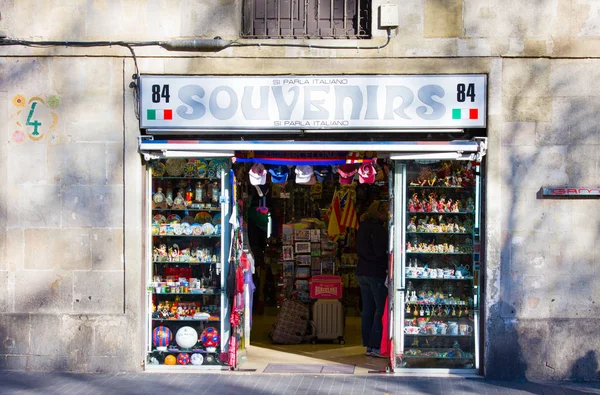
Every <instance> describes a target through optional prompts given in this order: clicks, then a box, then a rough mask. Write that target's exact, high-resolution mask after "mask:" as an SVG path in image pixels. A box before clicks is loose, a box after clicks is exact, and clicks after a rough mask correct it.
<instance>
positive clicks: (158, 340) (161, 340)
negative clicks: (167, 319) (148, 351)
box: [152, 325, 173, 347]
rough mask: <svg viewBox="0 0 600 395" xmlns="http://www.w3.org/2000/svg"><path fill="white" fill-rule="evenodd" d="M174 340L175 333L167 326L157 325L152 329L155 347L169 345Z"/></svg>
mask: <svg viewBox="0 0 600 395" xmlns="http://www.w3.org/2000/svg"><path fill="white" fill-rule="evenodd" d="M171 340H173V333H172V332H171V330H170V329H169V328H168V327H166V326H162V325H161V326H157V327H156V328H154V330H153V331H152V342H153V343H154V346H155V347H167V346H168V345H169V343H171Z"/></svg>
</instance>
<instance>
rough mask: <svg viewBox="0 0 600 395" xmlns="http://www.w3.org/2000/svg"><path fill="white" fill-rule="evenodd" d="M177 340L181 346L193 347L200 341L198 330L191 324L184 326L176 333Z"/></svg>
mask: <svg viewBox="0 0 600 395" xmlns="http://www.w3.org/2000/svg"><path fill="white" fill-rule="evenodd" d="M175 342H177V345H178V346H179V347H181V348H192V347H193V346H194V345H195V344H196V343H197V342H198V332H196V330H195V329H194V328H192V327H191V326H182V327H181V328H179V330H178V331H177V334H176V335H175Z"/></svg>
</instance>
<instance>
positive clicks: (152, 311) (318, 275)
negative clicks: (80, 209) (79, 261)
mask: <svg viewBox="0 0 600 395" xmlns="http://www.w3.org/2000/svg"><path fill="white" fill-rule="evenodd" d="M138 85H139V92H138V94H139V101H140V102H139V115H140V128H141V130H142V135H141V136H140V142H139V150H140V153H141V155H142V157H143V159H144V163H145V165H146V170H147V171H146V178H145V181H146V189H145V190H146V203H145V212H146V215H145V241H146V246H147V247H146V251H145V265H144V267H145V269H146V276H145V278H146V284H145V287H144V289H146V312H145V317H147V319H146V320H145V329H144V330H145V339H146V343H145V344H146V355H147V361H146V367H147V369H157V370H165V371H168V370H169V369H172V368H173V366H179V367H185V368H187V369H235V368H237V367H238V365H239V364H240V362H241V356H242V355H244V352H245V350H246V349H248V348H249V347H251V345H252V341H251V339H252V336H253V334H252V325H251V324H252V323H251V321H252V313H253V311H254V312H255V313H256V310H257V309H260V310H262V308H263V306H262V303H265V300H267V301H271V302H272V303H273V305H274V306H276V308H277V309H278V310H279V314H278V316H277V317H275V318H274V325H273V328H276V327H282V328H284V329H285V328H288V329H289V328H291V327H293V326H294V325H297V324H296V323H294V322H293V318H290V317H287V313H286V314H283V311H284V309H287V307H286V303H287V304H289V303H291V302H290V301H293V303H294V304H295V305H296V306H297V308H298V309H305V310H303V311H305V313H303V314H300V315H303V316H305V317H304V320H305V322H304V323H302V324H301V325H302V327H301V328H297V329H295V330H293V333H292V334H291V335H290V334H289V333H288V334H287V335H285V336H283V337H281V333H278V332H277V329H274V330H273V333H272V334H271V339H272V340H273V341H274V342H276V343H279V344H294V343H302V342H309V343H310V342H315V341H331V342H335V343H336V344H337V345H338V346H339V347H345V346H348V344H347V338H346V337H344V327H345V326H346V320H347V317H346V315H347V314H348V309H350V308H354V307H356V308H357V310H358V311H359V312H360V304H361V301H360V292H357V291H356V290H357V288H358V287H357V283H356V278H355V276H354V268H355V266H356V263H357V259H358V258H357V254H356V232H357V229H358V228H359V227H360V218H361V216H362V215H363V214H364V213H365V212H366V210H367V208H368V207H369V206H370V205H371V203H373V202H374V201H376V200H378V201H382V202H386V203H389V212H388V218H389V221H388V230H389V232H388V234H389V239H388V243H387V244H388V251H389V266H388V271H387V285H388V297H387V303H386V306H387V310H386V313H385V317H384V331H383V332H384V334H383V336H382V342H381V346H382V347H381V350H382V351H383V352H385V355H386V356H388V368H389V370H390V371H394V372H401V371H420V370H427V371H431V370H434V371H438V372H468V373H478V372H480V371H481V360H482V359H481V345H482V330H481V329H482V324H481V322H482V319H481V318H482V317H481V314H482V311H483V309H482V306H481V300H482V292H483V290H482V287H481V284H483V281H482V276H483V273H484V270H483V268H484V251H482V240H483V231H484V229H485V221H484V220H485V218H484V216H483V214H482V213H483V212H484V210H482V202H483V199H482V194H483V193H484V192H485V190H484V185H485V183H484V180H485V153H486V149H487V139H486V130H485V128H486V113H487V111H486V95H487V78H486V76H485V75H414V76H413V75H411V76H390V75H386V76H382V75H377V76H260V77H247V76H246V77H241V76H240V77H237V76H236V77H230V76H227V77H221V76H164V75H143V76H141V77H140V80H139V84H138ZM265 267H269V270H268V274H269V276H268V278H267V277H265V276H264V275H262V276H261V275H258V274H257V273H259V272H260V273H263V272H264V271H265V270H264V268H265ZM298 306H299V307H298ZM302 306H304V307H302ZM359 316H360V313H359ZM286 320H289V321H286ZM278 336H279V337H278ZM286 336H287V337H286ZM357 345H360V344H357Z"/></svg>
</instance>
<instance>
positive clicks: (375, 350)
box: [367, 348, 387, 358]
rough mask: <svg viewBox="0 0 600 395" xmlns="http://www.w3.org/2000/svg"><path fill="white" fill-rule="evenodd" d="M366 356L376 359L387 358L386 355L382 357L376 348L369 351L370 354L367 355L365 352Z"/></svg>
mask: <svg viewBox="0 0 600 395" xmlns="http://www.w3.org/2000/svg"><path fill="white" fill-rule="evenodd" d="M367 355H368V356H370V357H376V358H387V356H386V355H383V354H382V353H381V350H380V349H378V348H372V349H371V353H370V354H369V353H368V352H367Z"/></svg>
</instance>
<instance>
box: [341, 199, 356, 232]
mask: <svg viewBox="0 0 600 395" xmlns="http://www.w3.org/2000/svg"><path fill="white" fill-rule="evenodd" d="M349 195H350V194H349V193H346V195H344V200H345V205H344V208H343V209H342V217H341V219H340V225H343V226H345V227H346V228H352V229H358V218H357V217H356V206H355V204H354V199H352V197H351V196H349Z"/></svg>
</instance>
